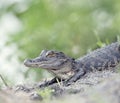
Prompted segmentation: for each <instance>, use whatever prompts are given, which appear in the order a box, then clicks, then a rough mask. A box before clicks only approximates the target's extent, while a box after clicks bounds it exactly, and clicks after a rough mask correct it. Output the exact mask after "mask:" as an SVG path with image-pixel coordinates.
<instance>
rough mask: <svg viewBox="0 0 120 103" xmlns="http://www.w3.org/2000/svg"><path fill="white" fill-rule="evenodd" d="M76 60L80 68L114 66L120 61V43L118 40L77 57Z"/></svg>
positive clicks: (91, 69)
mask: <svg viewBox="0 0 120 103" xmlns="http://www.w3.org/2000/svg"><path fill="white" fill-rule="evenodd" d="M76 62H77V63H78V64H79V66H78V68H83V69H84V70H86V71H93V70H104V69H110V68H113V67H115V66H117V65H118V63H119V62H120V44H119V42H116V43H112V44H110V45H108V46H106V47H103V48H100V49H97V50H95V51H93V52H91V53H89V54H87V55H86V56H83V57H82V58H80V59H77V60H76Z"/></svg>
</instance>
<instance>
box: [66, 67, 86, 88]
mask: <svg viewBox="0 0 120 103" xmlns="http://www.w3.org/2000/svg"><path fill="white" fill-rule="evenodd" d="M85 74H86V72H85V71H84V70H83V69H82V68H80V69H79V71H77V72H76V73H75V74H74V75H73V76H72V77H71V78H69V79H68V80H67V81H65V82H64V83H65V84H64V85H65V86H69V85H70V84H72V83H73V82H76V81H77V80H78V79H80V78H81V77H82V76H84V75H85Z"/></svg>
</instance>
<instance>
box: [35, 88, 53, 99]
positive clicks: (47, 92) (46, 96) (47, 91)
mask: <svg viewBox="0 0 120 103" xmlns="http://www.w3.org/2000/svg"><path fill="white" fill-rule="evenodd" d="M36 92H37V93H38V94H39V95H41V96H42V97H43V99H44V101H49V100H50V99H51V93H52V92H54V91H53V90H52V89H50V88H45V89H43V90H40V89H37V90H36Z"/></svg>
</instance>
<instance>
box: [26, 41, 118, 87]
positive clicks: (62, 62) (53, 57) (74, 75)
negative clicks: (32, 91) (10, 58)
mask: <svg viewBox="0 0 120 103" xmlns="http://www.w3.org/2000/svg"><path fill="white" fill-rule="evenodd" d="M119 62H120V43H119V42H115V43H112V44H109V45H107V46H105V47H102V48H99V49H97V50H94V51H92V52H90V53H88V54H86V55H85V56H82V57H80V58H78V59H74V58H72V57H69V56H67V55H65V54H64V53H63V52H59V51H55V50H42V52H41V53H40V55H39V56H38V57H36V58H34V59H26V60H25V61H24V65H25V66H27V67H34V68H44V69H45V70H47V71H48V72H50V73H52V74H53V75H54V76H55V78H53V79H52V80H50V81H47V82H45V83H43V84H41V85H40V86H49V85H51V84H53V83H56V82H58V80H61V81H63V84H65V85H66V86H68V85H70V84H72V83H74V82H76V81H77V80H78V79H80V78H81V77H83V76H84V75H85V74H86V73H88V72H93V71H96V70H98V71H102V70H109V69H113V68H114V67H116V66H117V65H118V64H119Z"/></svg>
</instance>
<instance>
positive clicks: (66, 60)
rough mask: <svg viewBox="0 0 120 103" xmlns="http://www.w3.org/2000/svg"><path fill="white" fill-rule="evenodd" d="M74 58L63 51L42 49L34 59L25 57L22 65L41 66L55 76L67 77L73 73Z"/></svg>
mask: <svg viewBox="0 0 120 103" xmlns="http://www.w3.org/2000/svg"><path fill="white" fill-rule="evenodd" d="M74 63H75V60H74V59H73V58H70V57H68V56H66V55H65V54H64V53H63V52H58V51H53V50H43V51H42V52H41V53H40V55H39V56H38V57H36V58H34V59H26V60H25V61H24V65H25V66H27V67H34V68H43V69H46V70H48V71H49V72H51V73H52V74H54V75H55V76H56V77H59V78H62V79H67V78H69V77H71V76H73V75H74V71H73V64H74Z"/></svg>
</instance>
